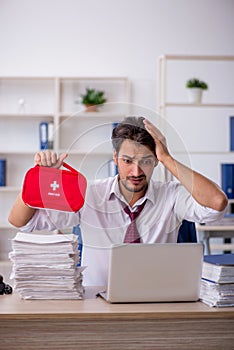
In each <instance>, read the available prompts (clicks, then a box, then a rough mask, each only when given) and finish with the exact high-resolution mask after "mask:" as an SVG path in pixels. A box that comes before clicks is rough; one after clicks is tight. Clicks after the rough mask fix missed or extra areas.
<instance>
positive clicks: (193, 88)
mask: <svg viewBox="0 0 234 350" xmlns="http://www.w3.org/2000/svg"><path fill="white" fill-rule="evenodd" d="M186 88H187V91H188V100H189V102H190V103H201V101H202V92H203V90H207V89H208V85H207V84H206V83H205V82H204V81H201V80H199V79H197V78H193V79H189V80H188V81H187V82H186Z"/></svg>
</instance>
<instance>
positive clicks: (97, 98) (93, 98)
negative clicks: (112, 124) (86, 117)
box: [81, 88, 106, 112]
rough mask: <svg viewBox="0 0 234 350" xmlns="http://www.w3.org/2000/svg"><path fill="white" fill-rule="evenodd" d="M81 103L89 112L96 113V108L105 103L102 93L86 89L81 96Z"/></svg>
mask: <svg viewBox="0 0 234 350" xmlns="http://www.w3.org/2000/svg"><path fill="white" fill-rule="evenodd" d="M81 98H82V100H81V102H82V103H83V104H84V105H85V106H86V110H87V111H89V112H96V111H97V106H98V105H102V104H103V103H105V102H106V98H105V97H104V91H98V90H95V89H89V88H86V93H85V94H84V95H81Z"/></svg>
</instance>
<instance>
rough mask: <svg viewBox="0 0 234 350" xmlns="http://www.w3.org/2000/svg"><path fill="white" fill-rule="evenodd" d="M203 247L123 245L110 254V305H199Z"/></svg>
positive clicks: (108, 296) (115, 246)
mask: <svg viewBox="0 0 234 350" xmlns="http://www.w3.org/2000/svg"><path fill="white" fill-rule="evenodd" d="M202 263H203V244H202V243H180V244H178V243H163V244H158V243H157V244H121V245H113V246H112V247H111V251H110V266H109V276H108V286H107V290H106V291H103V292H100V293H99V295H100V296H102V297H103V298H104V299H105V300H106V301H108V302H110V303H132V302H182V301H197V300H198V299H199V293H200V282H201V273H202Z"/></svg>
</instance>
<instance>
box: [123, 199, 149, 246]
mask: <svg viewBox="0 0 234 350" xmlns="http://www.w3.org/2000/svg"><path fill="white" fill-rule="evenodd" d="M145 203H146V201H145V202H144V203H142V204H141V205H139V206H138V207H137V210H136V211H134V212H131V211H130V209H129V208H128V207H125V208H124V211H125V213H127V214H128V215H129V217H130V219H131V223H130V225H129V226H128V228H127V231H126V234H125V237H124V243H141V238H140V235H139V232H138V230H137V227H136V218H137V217H138V215H140V213H141V211H142V210H143V208H144V206H145Z"/></svg>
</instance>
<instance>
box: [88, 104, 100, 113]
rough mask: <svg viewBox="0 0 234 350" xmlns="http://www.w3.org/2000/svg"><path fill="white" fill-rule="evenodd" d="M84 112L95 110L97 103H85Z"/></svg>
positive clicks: (96, 109)
mask: <svg viewBox="0 0 234 350" xmlns="http://www.w3.org/2000/svg"><path fill="white" fill-rule="evenodd" d="M85 110H86V112H97V111H98V106H97V105H85Z"/></svg>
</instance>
